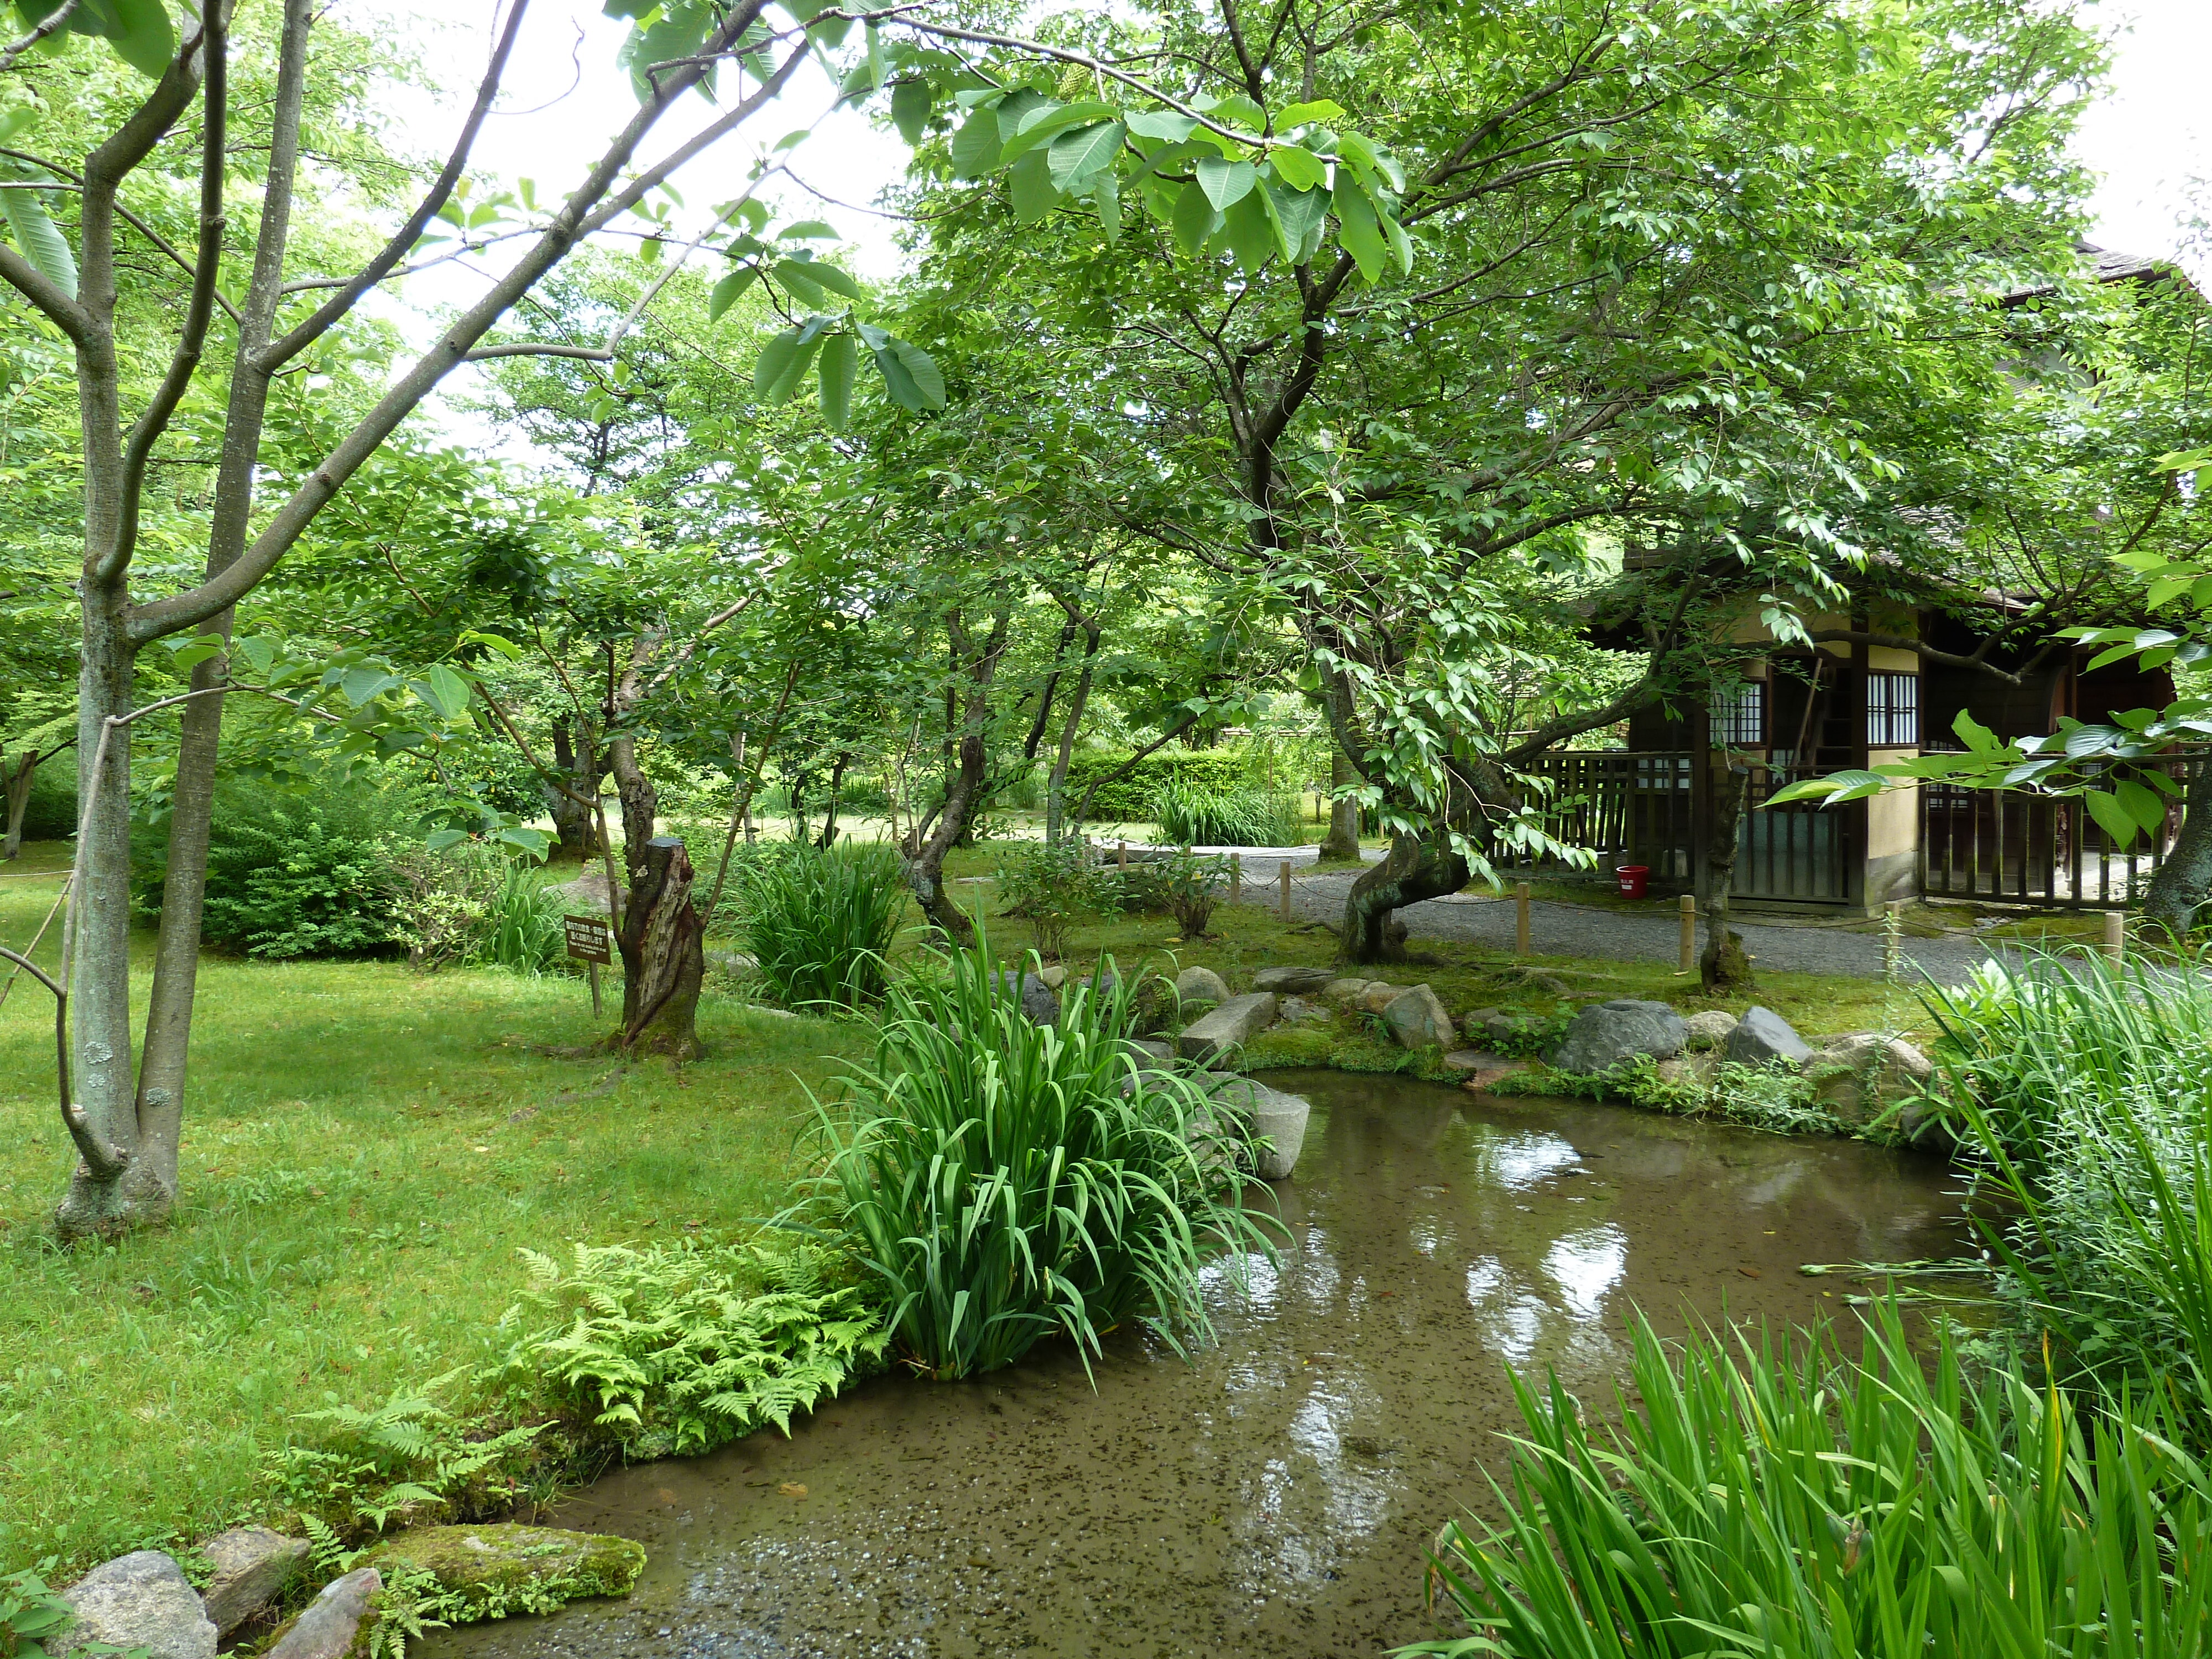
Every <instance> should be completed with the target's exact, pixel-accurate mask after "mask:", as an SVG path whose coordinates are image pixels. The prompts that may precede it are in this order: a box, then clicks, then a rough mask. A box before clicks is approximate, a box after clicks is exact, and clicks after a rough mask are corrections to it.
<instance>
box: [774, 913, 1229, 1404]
mask: <svg viewBox="0 0 2212 1659" xmlns="http://www.w3.org/2000/svg"><path fill="white" fill-rule="evenodd" d="M1107 966H1108V968H1109V971H1110V968H1111V964H1110V963H1109V964H1107ZM1099 978H1100V979H1101V980H1102V981H1103V985H1104V988H1103V991H1101V990H1099V989H1098V988H1097V987H1094V986H1092V985H1091V984H1089V983H1085V982H1082V981H1070V985H1069V987H1068V988H1067V990H1066V995H1065V1000H1064V1002H1063V1004H1062V1007H1061V1011H1060V1024H1058V1025H1057V1026H1053V1025H1038V1024H1032V1023H1031V1022H1030V1020H1029V1019H1028V1018H1025V1017H1024V1015H1023V1013H1022V1011H1021V1007H1020V1006H1019V1002H1018V999H1017V998H1015V997H1014V996H1012V994H1010V993H1009V991H1008V990H1007V989H1006V987H1005V981H1004V979H1003V978H1002V976H1001V975H1000V974H999V972H998V970H997V967H996V963H994V959H993V957H992V955H991V951H990V945H989V941H988V940H987V939H984V938H982V937H981V932H980V930H979V934H978V938H977V940H976V943H975V945H974V947H973V948H971V949H969V950H964V951H957V952H954V953H953V954H951V956H950V957H948V958H947V961H946V971H945V976H944V977H943V978H942V979H941V980H939V979H929V980H923V979H919V978H917V979H914V980H908V981H901V982H900V983H898V984H897V985H895V986H894V987H892V989H891V997H890V1008H889V1009H888V1011H887V1012H886V1014H885V1018H884V1024H883V1026H882V1029H881V1031H880V1034H879V1036H878V1043H877V1050H876V1057H875V1061H874V1064H873V1066H871V1067H865V1068H863V1067H856V1068H854V1070H853V1072H852V1073H851V1075H850V1076H849V1078H848V1087H849V1089H850V1091H851V1094H852V1097H853V1103H852V1108H851V1110H850V1112H849V1115H844V1116H842V1117H833V1116H832V1115H830V1114H829V1112H827V1111H826V1110H825V1111H824V1112H823V1114H822V1118H821V1123H822V1127H823V1134H824V1137H825V1139H826V1141H827V1143H828V1154H829V1164H828V1171H827V1173H826V1174H825V1175H824V1176H823V1177H822V1178H821V1181H820V1182H819V1183H818V1187H817V1200H816V1201H817V1203H818V1204H820V1205H822V1206H824V1207H825V1208H826V1209H827V1210H828V1211H829V1225H834V1226H835V1227H836V1228H837V1229H838V1230H839V1231H842V1234H843V1235H844V1237H846V1239H847V1240H848V1242H849V1246H850V1249H851V1250H852V1252H853V1254H854V1256H855V1257H856V1258H857V1259H858V1260H859V1261H860V1263H861V1264H862V1269H863V1272H864V1273H865V1274H866V1277H867V1278H868V1279H870V1280H871V1281H872V1282H873V1283H874V1284H875V1285H877V1286H878V1289H879V1290H880V1291H881V1293H882V1295H883V1296H884V1299H885V1301H886V1303H887V1304H888V1307H889V1310H890V1311H889V1313H888V1314H887V1315H886V1317H885V1323H886V1325H887V1327H888V1328H889V1329H890V1333H891V1340H892V1342H893V1345H894V1346H895V1347H896V1350H897V1351H898V1353H899V1355H900V1357H901V1358H902V1360H903V1361H904V1363H906V1364H908V1365H910V1366H912V1367H913V1368H914V1369H915V1370H918V1371H921V1372H922V1373H924V1374H925V1375H927V1376H933V1377H939V1378H953V1377H963V1376H975V1375H977V1374H978V1373H981V1372H983V1371H988V1370H995V1369H997V1368H998V1367H999V1366H1001V1365H1006V1364H1012V1362H1013V1361H1015V1360H1017V1359H1018V1358H1021V1357H1022V1356H1023V1355H1024V1353H1026V1352H1029V1350H1030V1347H1031V1346H1033V1345H1034V1344H1036V1342H1037V1341H1038V1340H1040V1339H1041V1338H1042V1337H1044V1336H1047V1335H1048V1334H1053V1333H1054V1332H1058V1333H1060V1334H1064V1335H1066V1336H1067V1337H1069V1338H1070V1339H1071V1340H1073V1341H1074V1342H1075V1343H1076V1345H1077V1346H1078V1348H1079V1351H1080V1352H1081V1353H1082V1355H1083V1358H1084V1363H1085V1365H1086V1366H1087V1365H1088V1364H1089V1363H1090V1360H1091V1356H1092V1355H1094V1354H1096V1353H1097V1352H1098V1349H1099V1344H1100V1340H1101V1339H1102V1337H1103V1334H1104V1333H1105V1332H1107V1331H1108V1330H1110V1329H1112V1328H1114V1327H1115V1326H1116V1325H1120V1324H1122V1323H1124V1322H1127V1321H1130V1320H1136V1321H1139V1322H1142V1323H1144V1324H1145V1325H1146V1326H1148V1327H1150V1328H1152V1329H1153V1330H1155V1331H1157V1332H1158V1333H1159V1334H1161V1335H1162V1336H1163V1337H1164V1339H1165V1340H1167V1341H1168V1342H1169V1343H1170V1344H1171V1345H1173V1346H1176V1347H1177V1349H1178V1351H1181V1348H1182V1344H1183V1342H1184V1341H1185V1340H1191V1341H1203V1340H1207V1339H1208V1338H1210V1336H1211V1334H1212V1325H1211V1322H1210V1321H1209V1320H1208V1318H1207V1316H1206V1304H1205V1301H1204V1298H1203V1297H1202V1296H1201V1294H1200V1278H1199V1270H1200V1266H1201V1264H1202V1262H1203V1261H1204V1260H1205V1258H1206V1255H1207V1253H1208V1252H1209V1251H1210V1250H1211V1249H1215V1248H1225V1249H1228V1250H1229V1251H1230V1252H1231V1264H1232V1272H1241V1270H1242V1267H1243V1263H1244V1261H1245V1259H1246V1258H1245V1255H1243V1253H1244V1252H1247V1251H1258V1252H1261V1253H1262V1254H1266V1255H1272V1246H1271V1244H1270V1243H1269V1241H1268V1237H1267V1233H1266V1232H1265V1231H1263V1228H1262V1225H1261V1221H1260V1219H1259V1218H1257V1217H1255V1215H1253V1214H1252V1213H1250V1212H1248V1211H1246V1210H1245V1209H1243V1207H1242V1206H1240V1205H1239V1204H1238V1202H1237V1189H1238V1182H1237V1174H1236V1163H1237V1160H1238V1159H1239V1158H1244V1159H1249V1147H1245V1146H1242V1144H1241V1143H1238V1142H1236V1141H1235V1139H1234V1137H1233V1136H1231V1135H1230V1134H1229V1133H1227V1132H1226V1130H1225V1127H1224V1126H1220V1125H1218V1124H1216V1123H1215V1121H1214V1119H1213V1115H1212V1112H1211V1111H1210V1110H1209V1109H1208V1108H1207V1106H1206V1098H1205V1096H1204V1095H1203V1094H1202V1093H1201V1092H1200V1091H1199V1090H1198V1088H1197V1087H1196V1086H1195V1085H1194V1084H1192V1083H1191V1082H1190V1081H1189V1080H1188V1079H1184V1078H1181V1077H1168V1076H1163V1075H1161V1074H1159V1073H1154V1072H1146V1071H1139V1069H1138V1068H1137V1066H1135V1064H1134V1063H1133V1060H1132V1057H1131V1054H1130V1050H1129V1047H1128V1044H1127V1040H1126V1039H1127V1033H1128V1030H1129V1026H1130V1021H1131V1011H1130V1004H1131V999H1132V992H1131V990H1130V988H1129V985H1128V982H1127V981H1125V980H1121V979H1119V978H1117V977H1109V975H1100V976H1099ZM1201 1115H1202V1116H1203V1119H1204V1121H1205V1122H1206V1125H1207V1126H1208V1127H1207V1130H1206V1134H1207V1138H1208V1140H1209V1144H1212V1145H1217V1146H1219V1147H1220V1148H1221V1149H1222V1151H1221V1156H1219V1157H1218V1158H1210V1159H1208V1160H1206V1161H1204V1162H1202V1161H1201V1159H1200V1156H1199V1154H1198V1153H1197V1152H1194V1151H1193V1149H1192V1146H1191V1144H1190V1136H1191V1133H1192V1131H1193V1128H1194V1121H1197V1120H1200V1118H1201Z"/></svg>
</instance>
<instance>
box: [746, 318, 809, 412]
mask: <svg viewBox="0 0 2212 1659" xmlns="http://www.w3.org/2000/svg"><path fill="white" fill-rule="evenodd" d="M818 343H819V337H818V335H817V336H810V335H808V334H807V332H806V331H805V329H804V328H787V329H786V330H784V331H783V332H782V333H781V334H779V335H777V336H776V337H775V338H774V339H773V340H770V341H769V343H767V344H766V345H764V346H763V347H762V348H761V354H760V357H759V359H758V360H757V362H755V363H754V364H753V392H754V395H755V396H757V397H758V398H761V399H762V401H763V402H765V403H770V404H787V403H789V402H790V401H791V395H792V393H793V392H796V391H797V390H798V389H799V381H800V380H803V379H804V378H805V374H806V369H807V365H808V364H809V363H810V362H812V361H813V357H814V351H815V347H816V346H817V344H818Z"/></svg>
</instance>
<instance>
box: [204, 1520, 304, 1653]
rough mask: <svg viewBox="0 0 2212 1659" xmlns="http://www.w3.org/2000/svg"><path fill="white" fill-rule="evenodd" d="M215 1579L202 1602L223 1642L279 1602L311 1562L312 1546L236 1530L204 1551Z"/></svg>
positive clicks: (251, 1529) (206, 1545) (281, 1536)
mask: <svg viewBox="0 0 2212 1659" xmlns="http://www.w3.org/2000/svg"><path fill="white" fill-rule="evenodd" d="M200 1553H201V1554H202V1555H204V1556H205V1557H207V1559H209V1560H210V1561H212V1562H214V1563H215V1577H213V1578H211V1579H210V1580H209V1581H208V1587H207V1589H206V1590H205V1591H204V1592H203V1593H202V1595H201V1596H200V1601H201V1603H202V1605H203V1606H204V1607H206V1609H207V1616H208V1618H209V1620H210V1621H212V1622H213V1624H214V1626H215V1627H216V1634H217V1635H218V1636H228V1635H229V1634H230V1633H231V1632H233V1631H234V1630H236V1629H237V1628H238V1627H239V1626H240V1625H242V1624H244V1623H245V1622H246V1620H249V1619H251V1618H252V1617H253V1615H254V1614H255V1613H258V1612H260V1611H261V1609H262V1608H264V1607H267V1606H268V1605H269V1603H270V1602H271V1601H275V1600H276V1596H277V1594H278V1593H279V1592H280V1591H282V1590H283V1588H284V1586H285V1585H287V1584H289V1583H291V1582H292V1575H293V1574H295V1573H296V1572H297V1571H299V1570H300V1567H301V1564H302V1563H304V1562H305V1561H306V1560H307V1540H306V1539H304V1538H287V1537H285V1536H284V1534H283V1533H281V1532H271V1531H270V1530H269V1528H266V1527H233V1528H231V1529H230V1530H229V1531H228V1532H225V1533H218V1534H216V1536H215V1537H213V1538H210V1539H209V1540H208V1541H207V1542H206V1543H204V1544H203V1545H201V1546H200Z"/></svg>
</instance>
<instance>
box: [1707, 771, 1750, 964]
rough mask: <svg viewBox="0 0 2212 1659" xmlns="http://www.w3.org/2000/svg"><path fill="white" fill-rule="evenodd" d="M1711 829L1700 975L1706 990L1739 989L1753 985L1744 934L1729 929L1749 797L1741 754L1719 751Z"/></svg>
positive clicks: (1714, 773) (1748, 779) (1708, 841)
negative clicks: (1738, 857)
mask: <svg viewBox="0 0 2212 1659" xmlns="http://www.w3.org/2000/svg"><path fill="white" fill-rule="evenodd" d="M1715 758H1716V759H1717V760H1718V761H1720V762H1721V764H1720V765H1718V766H1717V767H1715V768H1714V769H1713V811H1712V822H1711V829H1710V831H1709V836H1708V839H1707V842H1706V843H1705V955H1704V956H1703V957H1701V958H1699V964H1698V967H1699V978H1700V979H1701V980H1702V981H1703V982H1704V984H1705V989H1706V990H1708V991H1734V990H1740V989H1741V988H1742V987H1745V986H1747V985H1749V984H1750V983H1751V959H1750V958H1749V957H1747V956H1745V955H1744V953H1743V936H1742V935H1741V934H1740V933H1735V931H1733V930H1732V929H1731V928H1730V927H1729V910H1730V895H1731V893H1732V892H1733V890H1735V859H1736V849H1737V848H1739V847H1740V846H1741V844H1742V842H1743V815H1744V809H1745V806H1746V805H1747V803H1748V801H1749V800H1750V799H1751V768H1750V766H1749V765H1748V764H1747V763H1745V762H1744V761H1743V760H1742V759H1741V758H1740V757H1736V756H1733V755H1727V754H1719V755H1716V757H1715Z"/></svg>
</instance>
